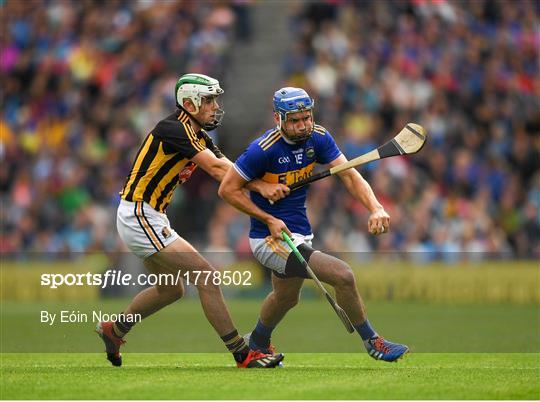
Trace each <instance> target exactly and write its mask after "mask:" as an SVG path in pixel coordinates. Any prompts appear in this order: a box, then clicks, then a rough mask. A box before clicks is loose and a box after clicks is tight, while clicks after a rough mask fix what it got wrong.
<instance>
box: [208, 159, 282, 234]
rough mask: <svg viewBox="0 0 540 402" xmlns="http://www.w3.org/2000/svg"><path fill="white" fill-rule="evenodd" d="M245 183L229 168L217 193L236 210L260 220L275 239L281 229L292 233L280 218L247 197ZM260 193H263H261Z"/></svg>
mask: <svg viewBox="0 0 540 402" xmlns="http://www.w3.org/2000/svg"><path fill="white" fill-rule="evenodd" d="M261 181H262V180H259V182H261ZM247 183H248V182H247V181H246V180H244V178H243V177H242V176H240V175H239V174H238V172H236V170H235V169H234V168H233V169H229V171H228V172H227V174H226V175H225V177H224V178H223V181H222V182H221V185H220V186H219V190H218V194H219V196H220V197H221V198H223V199H224V200H225V201H227V202H228V203H229V204H231V205H232V206H234V207H235V208H237V209H238V210H240V211H242V212H244V213H246V214H248V215H250V216H252V217H254V218H255V219H258V220H260V221H261V222H264V223H265V224H266V225H267V226H268V229H269V230H270V234H271V235H272V237H274V238H275V239H281V238H282V237H281V232H282V231H285V232H287V234H289V235H292V233H291V232H290V230H289V229H288V228H287V226H286V225H285V223H284V222H283V221H282V220H281V219H277V218H275V217H274V216H272V215H270V214H269V213H266V212H264V211H263V210H262V209H260V208H259V207H258V206H257V205H255V204H254V203H253V202H252V201H251V200H250V199H249V197H248V196H247V195H246V193H245V191H244V189H245V188H246V185H247ZM284 187H287V186H284ZM287 190H288V188H287ZM276 191H277V190H276ZM284 191H285V190H284V189H281V192H282V193H283V192H284ZM261 195H264V194H262V193H261ZM278 199H279V198H278Z"/></svg>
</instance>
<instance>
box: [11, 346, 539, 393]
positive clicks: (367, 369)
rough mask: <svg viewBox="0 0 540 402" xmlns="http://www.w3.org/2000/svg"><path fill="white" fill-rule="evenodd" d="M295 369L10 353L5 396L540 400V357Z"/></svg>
mask: <svg viewBox="0 0 540 402" xmlns="http://www.w3.org/2000/svg"><path fill="white" fill-rule="evenodd" d="M285 363H286V366H285V367H284V368H281V369H273V370H270V369H269V370H238V369H236V368H234V366H233V362H232V361H231V358H230V356H229V355H228V354H226V353H199V354H184V353H182V354H164V353H159V354H142V353H141V354H135V353H131V354H126V356H125V366H123V367H121V368H116V367H112V366H109V365H108V362H106V361H105V359H104V355H102V354H94V353H74V354H4V355H3V357H2V373H3V375H2V383H1V389H2V398H3V399H538V398H540V385H539V383H538V376H539V374H540V356H539V355H538V354H532V353H529V354H518V353H512V354H485V353H484V354H470V353H467V354H460V353H447V354H443V353H439V354H437V353H417V354H411V355H410V356H408V357H407V358H406V359H404V360H402V361H400V362H399V363H397V364H393V363H383V362H377V361H374V360H372V359H370V358H369V357H368V356H367V355H366V354H365V353H357V354H344V353H314V354H304V353H290V354H287V357H286V360H285Z"/></svg>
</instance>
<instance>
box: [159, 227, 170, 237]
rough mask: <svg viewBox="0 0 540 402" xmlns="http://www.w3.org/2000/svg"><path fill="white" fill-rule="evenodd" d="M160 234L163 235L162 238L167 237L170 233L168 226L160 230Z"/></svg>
mask: <svg viewBox="0 0 540 402" xmlns="http://www.w3.org/2000/svg"><path fill="white" fill-rule="evenodd" d="M161 235H162V236H163V237H164V238H167V237H169V236H170V235H171V231H170V230H169V228H168V227H164V228H163V229H162V230H161Z"/></svg>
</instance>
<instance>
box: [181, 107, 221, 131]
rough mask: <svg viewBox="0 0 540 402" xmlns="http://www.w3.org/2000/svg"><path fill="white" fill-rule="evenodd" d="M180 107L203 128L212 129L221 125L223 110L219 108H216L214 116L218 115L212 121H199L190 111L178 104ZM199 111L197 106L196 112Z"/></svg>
mask: <svg viewBox="0 0 540 402" xmlns="http://www.w3.org/2000/svg"><path fill="white" fill-rule="evenodd" d="M180 108H181V109H182V110H183V111H184V112H186V113H187V114H188V115H189V117H191V118H192V119H193V120H195V121H196V122H197V124H198V125H199V126H200V127H202V128H203V129H205V130H208V131H210V130H213V129H215V128H217V127H219V126H220V125H221V120H222V119H223V115H224V114H225V111H224V110H223V109H221V108H219V109H218V110H216V116H217V117H218V118H217V119H214V120H213V122H212V123H204V124H203V123H201V122H200V120H199V119H197V118H196V117H195V116H193V114H192V113H190V112H188V111H187V110H186V109H184V107H182V106H180ZM198 111H199V108H198V107H197V112H198Z"/></svg>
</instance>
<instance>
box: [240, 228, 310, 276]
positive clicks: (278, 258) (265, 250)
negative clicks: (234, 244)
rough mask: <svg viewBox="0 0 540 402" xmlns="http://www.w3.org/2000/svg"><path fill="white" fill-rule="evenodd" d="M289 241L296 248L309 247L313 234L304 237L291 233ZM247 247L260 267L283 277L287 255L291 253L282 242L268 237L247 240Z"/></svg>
mask: <svg viewBox="0 0 540 402" xmlns="http://www.w3.org/2000/svg"><path fill="white" fill-rule="evenodd" d="M291 240H292V242H293V243H294V245H295V246H296V247H298V246H299V245H300V244H303V243H305V244H307V245H308V246H309V247H311V241H312V240H313V234H310V235H308V236H304V235H301V234H298V233H293V234H292V236H291ZM249 245H250V247H251V251H252V252H253V255H254V256H255V258H256V259H257V261H259V262H260V263H261V264H262V265H264V266H265V267H266V268H269V269H271V270H273V271H276V272H277V273H278V274H281V275H285V267H286V265H287V259H288V258H289V254H290V253H292V250H291V248H290V247H289V245H288V244H287V243H285V242H284V241H283V240H277V239H274V238H273V237H272V236H268V237H266V238H264V239H252V238H250V239H249Z"/></svg>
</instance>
